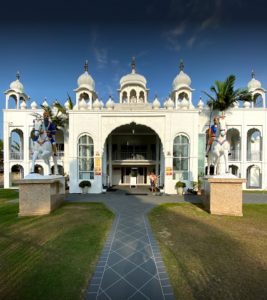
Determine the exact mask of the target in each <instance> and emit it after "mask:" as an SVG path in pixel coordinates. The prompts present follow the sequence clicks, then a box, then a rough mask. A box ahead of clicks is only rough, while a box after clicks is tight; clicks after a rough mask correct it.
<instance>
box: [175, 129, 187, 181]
mask: <svg viewBox="0 0 267 300" xmlns="http://www.w3.org/2000/svg"><path fill="white" fill-rule="evenodd" d="M189 153H190V149H189V139H188V138H187V137H186V136H185V135H182V134H181V135H178V136H177V137H176V138H175V139H174V142H173V179H176V180H183V179H184V180H188V179H189Z"/></svg>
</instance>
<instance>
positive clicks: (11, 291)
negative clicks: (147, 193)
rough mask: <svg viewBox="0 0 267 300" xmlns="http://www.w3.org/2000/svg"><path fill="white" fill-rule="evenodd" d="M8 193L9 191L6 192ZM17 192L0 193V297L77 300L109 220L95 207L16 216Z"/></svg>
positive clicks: (102, 209) (67, 206) (108, 214)
mask: <svg viewBox="0 0 267 300" xmlns="http://www.w3.org/2000/svg"><path fill="white" fill-rule="evenodd" d="M11 193H13V191H11ZM17 196H18V194H13V197H12V195H11V194H9V193H8V191H3V190H0V198H1V197H2V200H1V201H0V269H1V272H0V299H12V300H13V299H27V300H28V299H38V300H39V299H80V298H83V294H84V291H85V288H86V286H87V283H88V280H89V279H90V278H91V276H92V275H93V272H94V268H95V265H96V263H97V257H98V255H99V254H100V252H101V249H102V247H103V245H104V242H105V238H106V235H107V233H108V230H109V229H110V227H111V224H112V221H113V214H112V213H111V212H110V211H108V210H107V209H106V208H105V207H104V206H103V205H102V204H99V203H75V204H71V203H70V204H65V205H64V206H62V207H61V208H60V209H58V210H56V211H55V212H54V213H52V214H50V215H48V216H42V217H24V218H19V217H17V214H18V204H14V203H11V202H9V201H7V200H3V199H4V198H5V199H12V198H17Z"/></svg>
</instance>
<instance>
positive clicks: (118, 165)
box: [3, 60, 267, 194]
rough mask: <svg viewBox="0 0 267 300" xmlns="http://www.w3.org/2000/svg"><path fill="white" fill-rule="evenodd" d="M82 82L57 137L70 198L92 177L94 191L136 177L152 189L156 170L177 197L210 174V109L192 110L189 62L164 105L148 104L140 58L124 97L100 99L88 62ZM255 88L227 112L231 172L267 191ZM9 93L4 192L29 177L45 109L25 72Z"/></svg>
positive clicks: (265, 113)
mask: <svg viewBox="0 0 267 300" xmlns="http://www.w3.org/2000/svg"><path fill="white" fill-rule="evenodd" d="M77 85H78V86H77V87H76V89H74V92H75V94H76V100H75V105H74V107H73V109H72V110H70V109H69V107H68V103H67V102H66V103H65V107H66V108H67V109H68V114H69V124H68V127H67V128H64V129H60V130H58V131H57V134H56V141H57V148H58V164H59V166H60V172H61V174H62V175H68V177H69V191H70V193H80V192H81V191H80V188H79V182H80V181H81V180H85V179H87V180H90V181H91V184H92V186H91V188H90V193H101V192H102V191H103V189H104V188H105V187H109V186H113V185H129V184H130V182H131V178H133V177H134V180H135V181H136V184H137V185H149V173H150V172H151V171H154V172H155V173H156V175H157V176H158V178H159V186H161V189H162V190H164V192H165V193H168V194H174V193H176V189H175V183H176V182H177V181H178V180H182V181H184V182H186V184H187V187H190V186H191V182H192V181H197V179H198V176H199V175H203V174H204V173H205V167H206V158H205V148H206V130H207V129H208V127H209V122H210V109H209V107H208V106H206V105H204V103H203V101H202V100H201V99H200V100H199V101H198V105H197V106H196V107H195V106H194V105H193V101H192V99H193V94H194V89H193V88H192V87H191V78H190V77H189V76H188V75H187V74H186V73H185V72H184V65H183V63H181V64H180V71H179V73H178V74H177V76H176V77H175V78H174V80H173V83H172V90H171V91H169V92H170V96H169V98H168V99H167V100H166V101H165V102H164V104H163V105H162V104H161V103H160V101H159V100H158V99H157V97H156V98H155V99H153V100H151V99H149V89H148V87H147V80H146V78H145V77H144V76H142V75H141V74H138V73H137V71H136V66H135V61H134V60H133V61H132V65H131V72H130V73H129V74H126V75H125V76H123V77H122V78H121V80H120V83H119V89H118V100H113V99H112V98H109V99H108V100H107V102H106V103H105V104H104V103H103V102H102V101H99V99H98V95H97V93H96V91H95V82H94V79H93V78H92V76H91V75H90V74H89V73H88V65H87V63H86V64H85V70H84V73H83V74H81V75H80V76H79V78H78V80H77ZM248 89H249V90H250V91H251V92H252V93H253V95H256V96H257V97H256V100H255V101H254V102H240V103H236V104H235V105H234V106H233V107H232V108H231V109H230V110H228V111H227V112H226V123H227V138H228V140H229V141H230V147H231V155H230V156H229V168H230V171H231V172H232V173H233V174H235V175H236V176H238V177H241V178H246V180H247V181H246V183H245V184H244V185H243V188H244V189H267V142H266V141H265V139H266V137H267V110H266V101H265V94H266V90H265V89H264V88H263V87H262V86H261V83H260V82H259V81H258V80H257V79H256V78H255V74H254V72H252V78H251V80H250V81H249V82H248ZM167 93H168V91H167ZM5 95H6V107H5V109H4V110H3V114H4V118H3V122H4V124H3V129H4V187H5V188H9V187H12V186H14V185H15V179H16V178H17V177H16V174H17V175H18V177H19V178H23V177H24V175H27V174H28V173H29V172H30V167H31V155H32V153H31V139H30V132H31V130H32V127H33V119H34V117H33V115H32V114H33V113H34V112H37V113H40V114H42V109H41V107H40V104H39V105H38V104H37V103H36V102H35V101H32V102H31V103H30V100H29V99H30V98H29V96H28V95H27V94H26V92H25V91H24V86H23V84H22V83H21V81H20V76H19V74H17V79H16V80H15V81H13V82H11V84H10V87H9V89H8V90H7V91H5ZM41 104H43V105H48V104H47V102H46V101H45V102H44V103H41ZM46 168H47V166H46V164H44V162H43V161H42V160H38V162H37V165H36V167H35V170H36V172H38V173H41V174H46V173H48V170H47V169H46ZM52 168H53V167H52Z"/></svg>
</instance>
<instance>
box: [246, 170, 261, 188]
mask: <svg viewBox="0 0 267 300" xmlns="http://www.w3.org/2000/svg"><path fill="white" fill-rule="evenodd" d="M247 188H249V189H258V188H261V170H260V168H259V167H258V166H255V165H252V166H249V167H248V168H247Z"/></svg>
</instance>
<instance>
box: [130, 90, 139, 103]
mask: <svg viewBox="0 0 267 300" xmlns="http://www.w3.org/2000/svg"><path fill="white" fill-rule="evenodd" d="M136 101H137V97H136V90H131V92H130V103H136Z"/></svg>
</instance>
